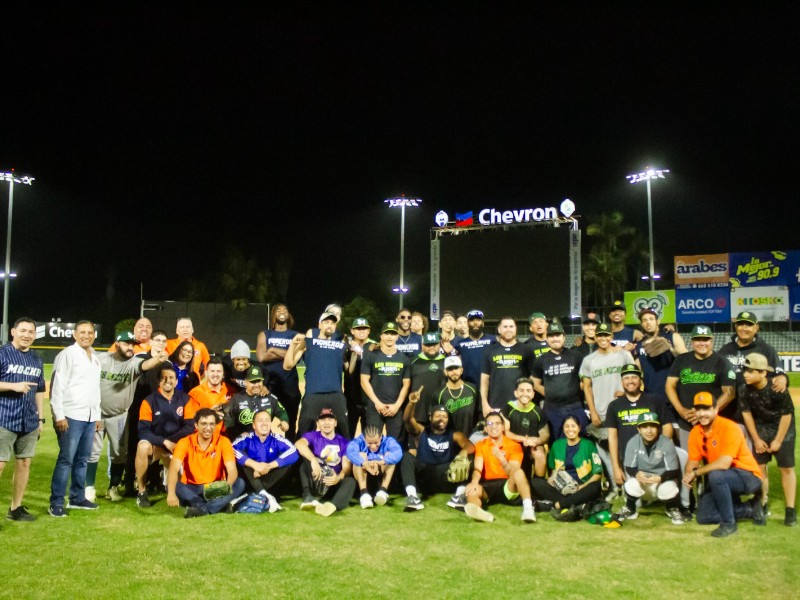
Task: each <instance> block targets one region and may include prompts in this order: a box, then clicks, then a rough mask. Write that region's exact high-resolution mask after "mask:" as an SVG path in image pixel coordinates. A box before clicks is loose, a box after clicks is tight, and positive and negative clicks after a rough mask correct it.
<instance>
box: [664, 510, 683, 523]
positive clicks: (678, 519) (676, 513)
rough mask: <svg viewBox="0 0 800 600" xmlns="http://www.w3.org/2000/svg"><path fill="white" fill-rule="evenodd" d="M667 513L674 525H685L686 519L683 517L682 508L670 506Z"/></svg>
mask: <svg viewBox="0 0 800 600" xmlns="http://www.w3.org/2000/svg"><path fill="white" fill-rule="evenodd" d="M666 514H667V516H668V517H669V519H670V521H672V524H673V525H683V524H684V523H686V520H685V519H684V518H683V515H682V514H681V511H680V509H678V508H668V509H667V510H666Z"/></svg>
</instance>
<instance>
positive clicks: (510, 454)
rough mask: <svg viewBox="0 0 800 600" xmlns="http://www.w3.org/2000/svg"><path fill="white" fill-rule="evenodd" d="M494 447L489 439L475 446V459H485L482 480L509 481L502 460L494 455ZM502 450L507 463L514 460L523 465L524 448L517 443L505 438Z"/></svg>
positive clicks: (501, 445)
mask: <svg viewBox="0 0 800 600" xmlns="http://www.w3.org/2000/svg"><path fill="white" fill-rule="evenodd" d="M493 446H494V442H493V441H492V439H491V438H488V437H487V438H485V439H482V440H481V441H480V442H478V443H477V444H475V457H476V458H477V457H478V456H481V457H483V473H481V479H508V475H507V474H506V472H505V471H504V470H503V467H502V466H501V464H500V459H498V458H496V457H495V456H494V454H492V447H493ZM500 449H501V450H502V451H503V455H504V456H505V457H506V460H507V461H509V462H510V461H512V460H514V461H517V463H518V464H520V465H521V464H522V446H520V445H519V444H518V443H517V442H515V441H514V440H511V439H509V438H507V437H506V436H503V439H502V441H501V443H500Z"/></svg>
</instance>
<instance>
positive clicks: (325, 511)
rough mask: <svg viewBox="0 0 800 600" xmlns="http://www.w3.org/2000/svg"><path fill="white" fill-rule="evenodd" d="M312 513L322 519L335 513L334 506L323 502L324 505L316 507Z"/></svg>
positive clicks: (331, 503)
mask: <svg viewBox="0 0 800 600" xmlns="http://www.w3.org/2000/svg"><path fill="white" fill-rule="evenodd" d="M314 511H315V512H316V513H317V514H318V515H322V516H323V517H330V516H331V515H332V514H333V513H335V512H336V505H335V504H334V503H333V502H325V503H324V504H320V505H319V506H317V507H316V508H315V509H314Z"/></svg>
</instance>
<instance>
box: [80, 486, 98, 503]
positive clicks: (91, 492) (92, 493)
mask: <svg viewBox="0 0 800 600" xmlns="http://www.w3.org/2000/svg"><path fill="white" fill-rule="evenodd" d="M83 495H84V496H86V499H87V500H88V501H89V502H94V501H95V500H97V490H96V489H95V487H94V486H93V485H89V486H86V489H85V490H84V491H83Z"/></svg>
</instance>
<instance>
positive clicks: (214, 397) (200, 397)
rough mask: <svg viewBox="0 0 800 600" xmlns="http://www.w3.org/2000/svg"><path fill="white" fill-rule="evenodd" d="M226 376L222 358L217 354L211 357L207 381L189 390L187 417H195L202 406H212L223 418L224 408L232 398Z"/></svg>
mask: <svg viewBox="0 0 800 600" xmlns="http://www.w3.org/2000/svg"><path fill="white" fill-rule="evenodd" d="M224 378H225V367H224V365H223V364H222V359H221V358H217V357H216V356H214V357H212V358H210V359H209V360H208V365H207V366H206V379H205V381H203V382H202V383H201V384H200V385H198V386H196V387H194V388H192V389H191V391H190V392H189V402H188V404H186V418H187V419H193V418H194V415H195V413H197V411H198V410H200V409H201V408H210V409H211V410H213V411H214V412H216V413H217V416H218V417H219V418H220V419H222V409H223V407H224V406H225V405H226V404H227V403H228V400H230V399H231V394H230V392H229V391H228V386H227V385H226V383H225V382H224V381H223V380H224Z"/></svg>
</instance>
